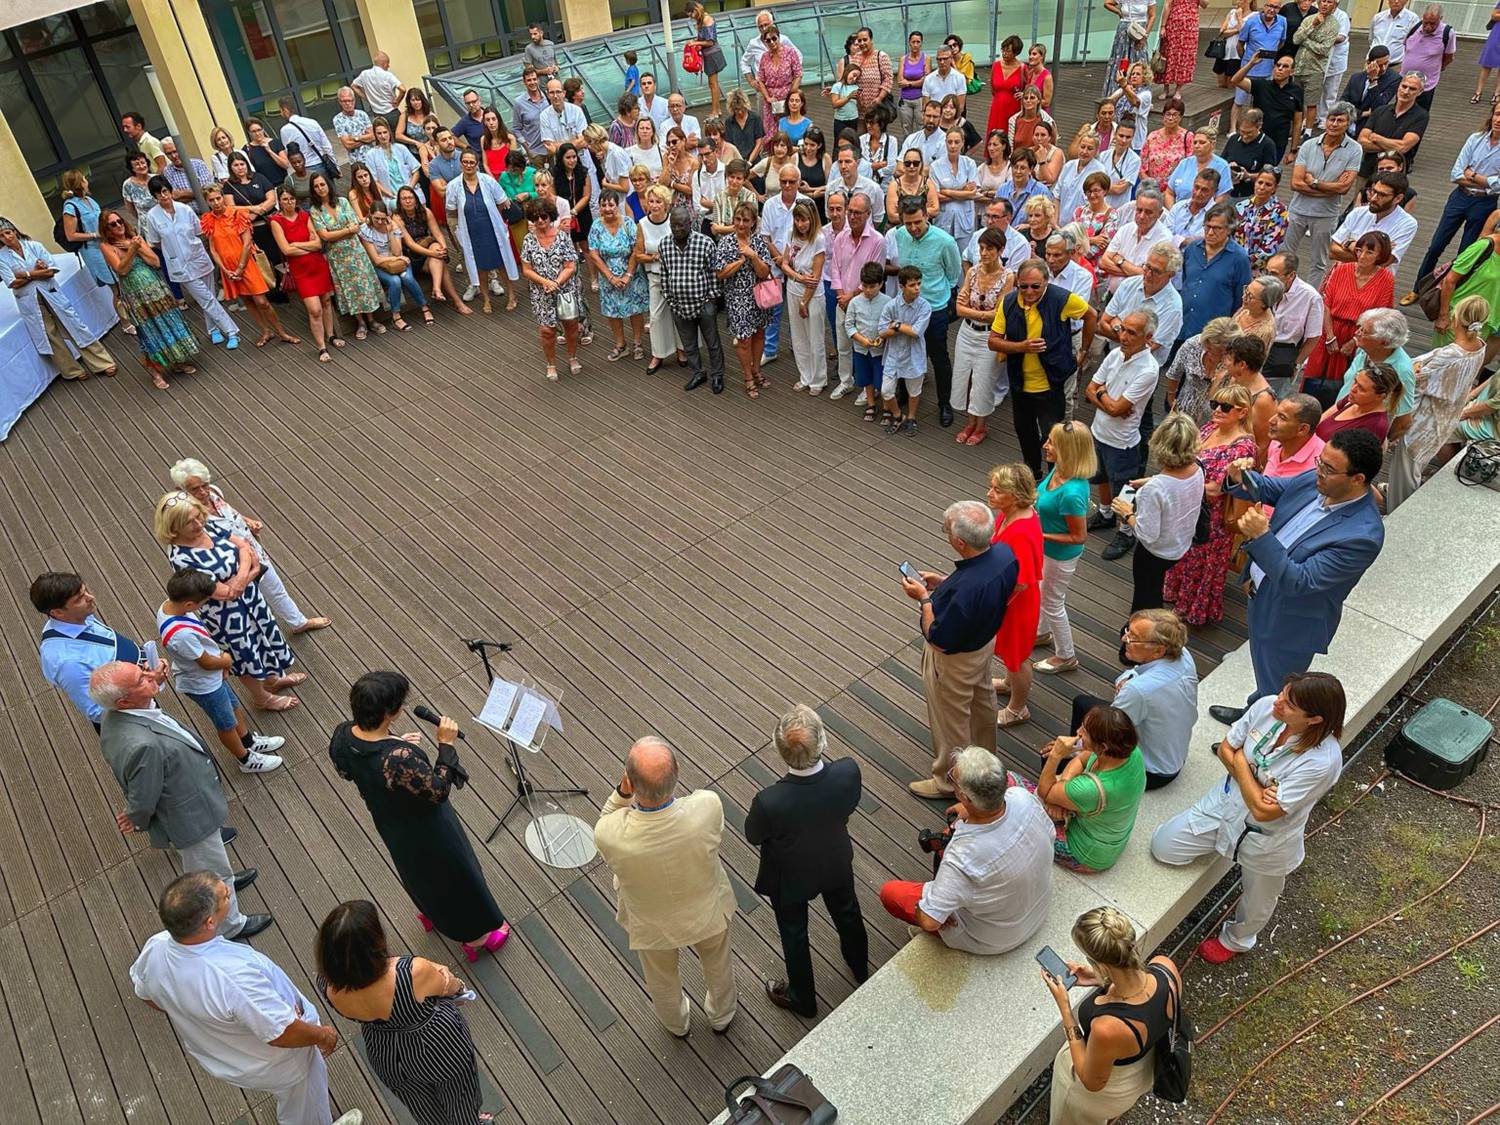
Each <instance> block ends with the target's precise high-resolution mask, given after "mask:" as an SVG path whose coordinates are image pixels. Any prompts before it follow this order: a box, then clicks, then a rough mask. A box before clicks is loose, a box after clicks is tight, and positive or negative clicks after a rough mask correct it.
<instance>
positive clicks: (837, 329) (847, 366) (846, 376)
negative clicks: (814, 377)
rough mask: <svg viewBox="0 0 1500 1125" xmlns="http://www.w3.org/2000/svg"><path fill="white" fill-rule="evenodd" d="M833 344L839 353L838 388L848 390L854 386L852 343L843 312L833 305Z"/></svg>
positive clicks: (837, 304) (835, 303)
mask: <svg viewBox="0 0 1500 1125" xmlns="http://www.w3.org/2000/svg"><path fill="white" fill-rule="evenodd" d="M833 309H834V312H833V342H834V346H835V347H837V348H838V353H839V386H841V387H843V388H844V390H846V391H847V390H849V389H850V388H852V387H853V386H854V341H853V340H851V339H849V330H848V328H847V327H845V323H844V310H843V309H841V308H839V303H838V302H837V301H835V302H834V303H833Z"/></svg>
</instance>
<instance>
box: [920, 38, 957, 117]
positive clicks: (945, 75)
mask: <svg viewBox="0 0 1500 1125" xmlns="http://www.w3.org/2000/svg"><path fill="white" fill-rule="evenodd" d="M968 93H969V85H968V79H966V78H965V77H964V76H963V73H962V72H961V71H957V70H954V69H953V52H952V51H950V50H949V49H948V48H947V47H939V48H938V52H937V69H936V70H934V71H933V72H932V73H931V74H929V75H928V76H927V77H926V78H924V79H923V80H922V105H923V106H924V107H925V106H926V105H927V103H928V102H936V103H937V105H938V108H939V111H941V109H942V104H943V99H944V98H946V97H947V96H948V95H949V94H952V95H953V96H955V97H956V98H958V112H959V113H960V114H962V113H963V112H964V108H965V106H964V103H965V102H967V101H968Z"/></svg>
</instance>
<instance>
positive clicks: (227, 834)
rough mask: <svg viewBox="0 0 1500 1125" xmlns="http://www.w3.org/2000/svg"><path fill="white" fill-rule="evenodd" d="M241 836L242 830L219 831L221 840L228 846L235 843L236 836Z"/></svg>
mask: <svg viewBox="0 0 1500 1125" xmlns="http://www.w3.org/2000/svg"><path fill="white" fill-rule="evenodd" d="M239 834H240V830H239V829H238V828H221V829H219V839H220V840H222V841H223V842H224V843H226V844H228V843H232V842H233V841H234V838H235V837H236V836H238V835H239Z"/></svg>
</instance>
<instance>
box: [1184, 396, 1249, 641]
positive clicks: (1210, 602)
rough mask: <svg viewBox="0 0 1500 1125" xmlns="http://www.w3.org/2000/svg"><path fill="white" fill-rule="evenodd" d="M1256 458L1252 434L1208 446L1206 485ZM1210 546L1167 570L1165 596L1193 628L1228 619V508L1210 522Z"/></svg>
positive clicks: (1208, 429)
mask: <svg viewBox="0 0 1500 1125" xmlns="http://www.w3.org/2000/svg"><path fill="white" fill-rule="evenodd" d="M1214 429H1215V426H1214V424H1213V423H1212V422H1209V423H1208V424H1207V425H1206V426H1204V427H1203V429H1201V430H1200V431H1198V437H1199V440H1200V441H1207V440H1208V439H1209V438H1210V437H1211V436H1212V435H1213V432H1214ZM1254 456H1255V438H1254V437H1252V436H1251V435H1250V434H1246V435H1244V436H1243V437H1239V438H1236V439H1235V440H1234V441H1231V442H1226V443H1224V444H1223V445H1212V446H1205V447H1204V448H1203V449H1201V450H1199V452H1198V464H1200V465H1202V466H1203V483H1204V484H1205V485H1208V484H1214V483H1217V484H1221V485H1222V484H1223V483H1224V474H1225V472H1227V471H1228V469H1229V463H1230V462H1231V461H1233V460H1235V459H1236V458H1237V457H1254ZM1208 526H1209V532H1208V542H1207V543H1197V544H1194V545H1193V546H1192V547H1189V548H1188V553H1187V554H1185V555H1183V556H1182V558H1181V559H1180V560H1178V562H1177V564H1176V565H1175V566H1173V567H1172V569H1171V570H1169V571H1167V580H1166V584H1165V585H1164V586H1163V588H1162V596H1163V597H1164V598H1165V599H1166V600H1167V601H1169V602H1175V603H1176V606H1177V616H1178V617H1180V618H1182V619H1183V620H1184V621H1185V622H1187V623H1188V624H1189V625H1209V624H1212V623H1213V622H1215V621H1218V620H1220V619H1221V618H1222V617H1223V616H1224V576H1225V574H1226V572H1227V571H1228V569H1229V556H1230V555H1231V554H1232V553H1233V548H1234V536H1233V534H1232V533H1231V532H1230V530H1229V528H1227V527H1225V526H1224V506H1223V504H1214V505H1213V511H1212V515H1211V517H1210V519H1209V525H1208Z"/></svg>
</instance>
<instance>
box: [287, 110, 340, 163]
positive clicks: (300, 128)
mask: <svg viewBox="0 0 1500 1125" xmlns="http://www.w3.org/2000/svg"><path fill="white" fill-rule="evenodd" d="M277 104H278V105H279V106H280V108H281V120H282V126H281V146H282V147H283V148H285V147H286V146H288V145H290V144H291V143H292V142H293V141H296V142H297V143H298V144H300V145H301V146H302V153H303V155H304V156H306V157H307V172H308V175H312V174H313V173H314V172H322V173H323V174H324V175H327V174H328V171H329V169H330V168H337V167H338V166H339V162H338V157H336V156H334V154H333V144H332V143H331V142H330V141H329V140H328V134H327V133H325V132H324V131H323V126H321V125H319V124H318V123H317V122H316V121H314V120H313V119H312V118H311V117H303V116H302V115H301V114H299V113H298V112H297V103H296V102H294V101H292V99H291V97H290V96H284V97H282V98H281V100H280V101H279V102H278V103H277Z"/></svg>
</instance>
